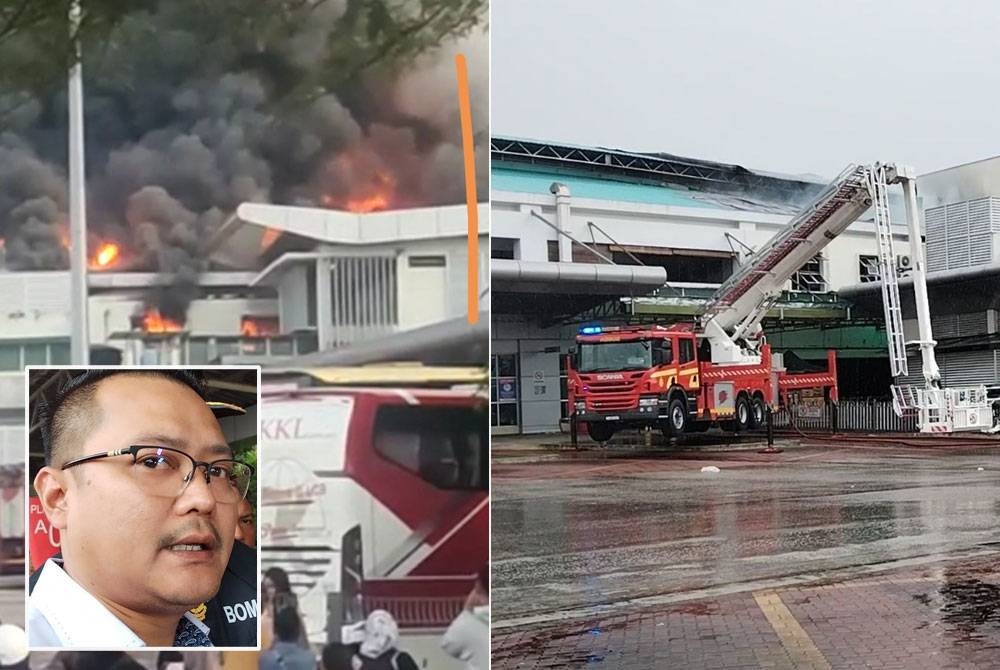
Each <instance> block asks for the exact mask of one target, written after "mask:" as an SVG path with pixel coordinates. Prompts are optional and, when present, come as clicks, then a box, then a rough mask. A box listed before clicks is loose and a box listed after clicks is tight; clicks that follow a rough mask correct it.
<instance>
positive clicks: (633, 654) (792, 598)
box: [492, 553, 1000, 670]
mask: <svg viewBox="0 0 1000 670" xmlns="http://www.w3.org/2000/svg"><path fill="white" fill-rule="evenodd" d="M998 560H1000V553H997V554H995V555H992V554H991V555H988V556H979V557H976V558H970V559H964V560H958V561H942V562H939V563H934V564H929V565H924V566H921V567H919V568H907V569H902V570H896V571H892V572H888V573H882V574H876V575H870V576H865V577H861V578H854V579H850V580H848V581H843V582H837V581H826V582H820V583H816V584H811V585H803V586H794V587H789V588H778V589H768V590H761V591H752V592H746V593H739V594H734V595H730V596H725V597H721V598H712V599H707V600H694V601H689V602H682V603H677V604H674V605H669V606H661V607H651V608H645V609H641V610H636V611H634V612H629V613H627V614H621V615H614V616H608V617H607V618H591V619H587V620H579V621H573V622H567V623H565V624H560V625H554V626H546V627H521V628H507V629H500V630H496V631H494V634H493V665H492V667H493V668H494V670H501V669H508V668H510V669H513V668H518V669H522V670H528V669H533V668H539V669H540V668H570V667H581V666H583V665H586V666H587V667H607V668H635V669H637V670H638V669H640V668H643V669H646V668H671V669H680V668H706V669H719V670H723V669H734V670H735V669H737V668H740V669H742V668H774V669H785V668H816V669H823V670H825V669H828V668H882V669H885V670H892V669H896V668H898V669H899V670H904V669H905V670H919V669H922V668H927V669H928V670H931V669H934V670H946V669H949V668H956V669H958V668H962V669H964V668H996V667H1000V574H998V572H997V570H996V566H997V561H998Z"/></svg>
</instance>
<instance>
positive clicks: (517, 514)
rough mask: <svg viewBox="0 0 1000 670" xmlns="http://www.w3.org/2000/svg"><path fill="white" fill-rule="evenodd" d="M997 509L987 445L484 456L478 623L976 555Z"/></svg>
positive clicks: (559, 616)
mask: <svg viewBox="0 0 1000 670" xmlns="http://www.w3.org/2000/svg"><path fill="white" fill-rule="evenodd" d="M704 465H716V466H718V467H719V468H720V469H721V471H720V472H719V473H717V474H705V473H702V472H700V469H701V467H702V466H704ZM980 468H982V469H980ZM998 519H1000V448H996V449H978V450H971V449H970V450H964V451H962V450H950V451H930V450H920V449H901V448H887V447H881V448H876V449H871V448H867V449H866V448H864V447H863V445H857V444H854V445H851V444H838V445H835V446H832V447H831V446H821V447H798V448H791V449H788V450H787V451H786V452H785V453H784V454H781V455H778V456H764V455H759V454H757V453H755V452H720V453H714V454H713V453H710V452H705V451H702V452H697V453H685V454H656V455H654V456H651V457H650V456H647V457H640V458H623V459H618V458H614V459H606V460H600V459H594V458H585V459H582V460H572V461H556V462H545V463H525V464H510V465H505V464H503V462H502V461H501V462H499V463H497V462H495V463H494V478H493V488H492V538H493V540H492V542H493V556H492V561H493V583H492V594H493V623H494V628H495V629H497V628H504V627H510V626H516V625H540V624H545V623H550V622H556V621H559V620H564V619H573V618H577V617H585V616H590V615H593V614H595V613H604V614H607V613H610V612H615V611H627V610H629V609H630V608H635V607H638V606H643V605H650V604H656V603H669V602H674V601H681V600H686V599H691V600H693V599H699V598H706V597H714V596H721V595H724V594H727V593H736V592H744V591H750V590H752V589H759V588H768V587H776V586H781V585H786V584H789V583H797V582H807V581H809V580H811V579H815V578H818V577H829V576H841V577H843V578H845V579H849V578H850V577H851V575H860V574H863V573H866V572H867V571H871V570H874V569H882V568H890V567H896V566H907V565H920V564H921V563H923V562H929V561H931V560H940V559H941V558H942V556H943V555H947V556H952V555H954V556H956V557H958V556H975V555H982V554H989V553H991V552H994V551H996V550H997V548H998V547H997V546H993V545H991V543H996V542H1000V526H998Z"/></svg>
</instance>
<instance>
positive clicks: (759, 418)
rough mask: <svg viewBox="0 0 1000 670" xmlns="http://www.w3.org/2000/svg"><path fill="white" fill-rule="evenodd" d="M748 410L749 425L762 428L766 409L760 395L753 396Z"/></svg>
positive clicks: (765, 421)
mask: <svg viewBox="0 0 1000 670" xmlns="http://www.w3.org/2000/svg"><path fill="white" fill-rule="evenodd" d="M750 410H751V411H750V427H751V428H763V427H764V425H765V424H766V423H767V416H766V412H767V409H766V408H765V406H764V399H763V398H761V397H760V396H754V399H753V401H752V402H751V403H750Z"/></svg>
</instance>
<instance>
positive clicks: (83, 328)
mask: <svg viewBox="0 0 1000 670" xmlns="http://www.w3.org/2000/svg"><path fill="white" fill-rule="evenodd" d="M80 13H81V12H80V2H79V0H74V1H73V3H72V4H71V5H70V10H69V24H70V37H71V38H72V39H73V42H74V44H73V49H74V55H75V60H74V62H73V66H72V67H71V68H70V70H69V82H68V84H69V91H68V96H69V165H68V168H69V236H70V245H69V249H70V261H69V268H70V304H71V307H70V320H71V324H72V326H71V330H70V360H71V361H72V362H73V365H87V364H88V363H89V362H90V344H89V339H90V338H89V336H90V333H88V332H87V194H86V180H85V172H84V170H85V166H84V154H83V63H82V60H81V58H82V56H81V51H80V40H79V37H78V35H77V33H78V32H79V29H80Z"/></svg>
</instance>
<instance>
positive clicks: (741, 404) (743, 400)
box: [734, 395, 753, 433]
mask: <svg viewBox="0 0 1000 670" xmlns="http://www.w3.org/2000/svg"><path fill="white" fill-rule="evenodd" d="M752 416H753V410H752V409H751V408H750V401H749V400H748V399H747V397H746V395H740V397H738V398H737V399H736V421H735V424H736V425H735V426H734V428H735V429H736V430H737V431H738V432H741V433H742V432H743V431H745V430H746V429H747V428H749V427H750V421H751V418H752Z"/></svg>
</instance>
